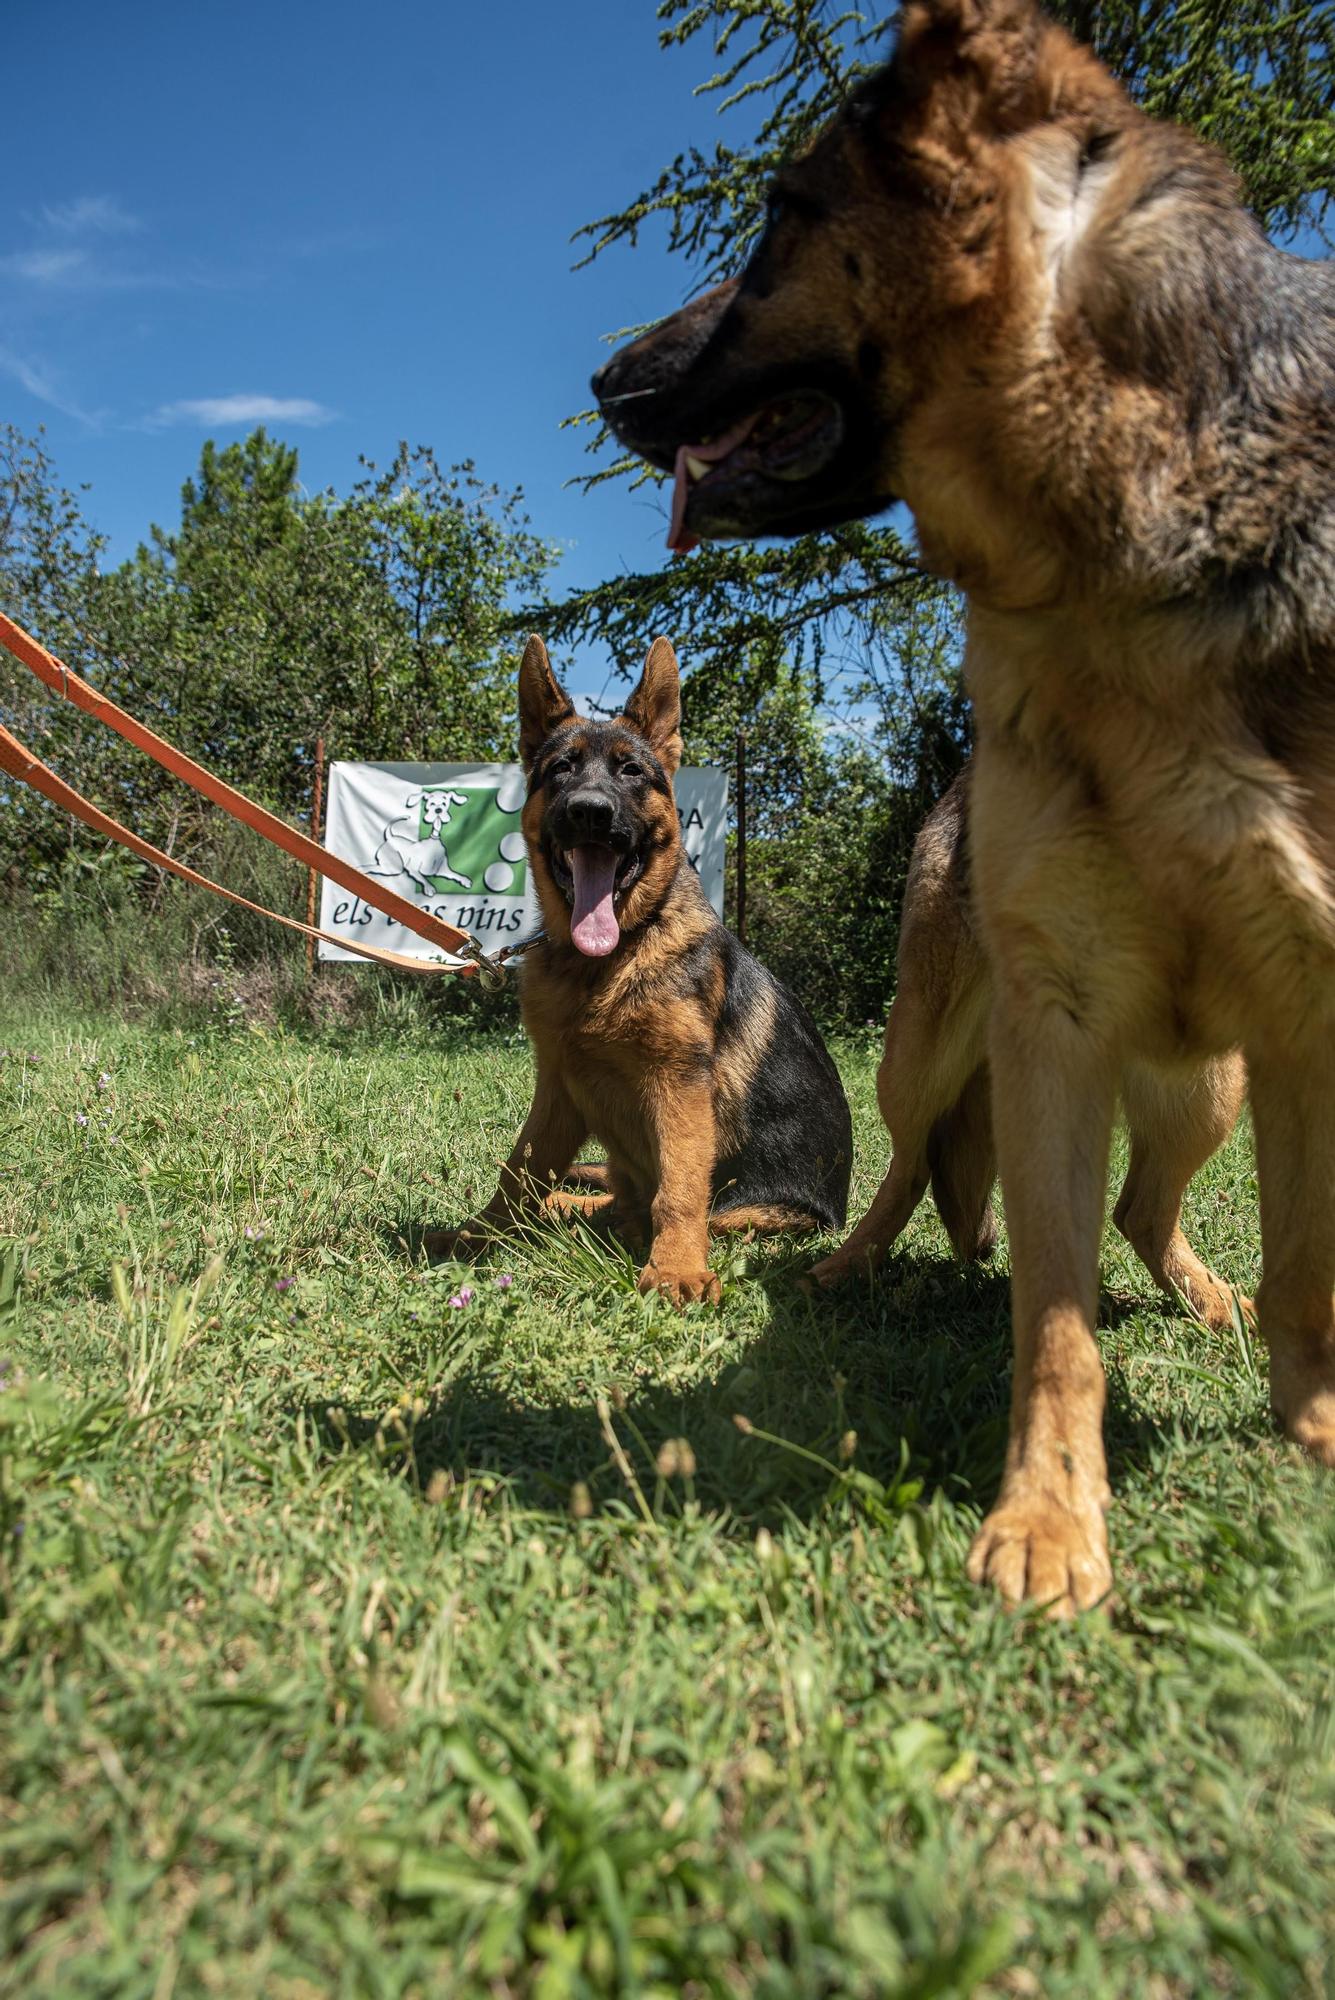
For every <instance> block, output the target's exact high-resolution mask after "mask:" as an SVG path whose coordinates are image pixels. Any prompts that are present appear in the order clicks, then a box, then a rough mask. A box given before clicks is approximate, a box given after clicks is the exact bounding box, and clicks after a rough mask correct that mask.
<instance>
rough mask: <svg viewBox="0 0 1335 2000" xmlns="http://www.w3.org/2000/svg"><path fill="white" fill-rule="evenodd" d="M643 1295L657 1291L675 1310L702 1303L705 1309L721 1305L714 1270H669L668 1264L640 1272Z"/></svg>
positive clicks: (652, 1265) (720, 1291)
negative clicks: (705, 1306)
mask: <svg viewBox="0 0 1335 2000" xmlns="http://www.w3.org/2000/svg"><path fill="white" fill-rule="evenodd" d="M637 1283H638V1288H639V1290H640V1291H642V1292H657V1293H658V1294H659V1296H660V1298H665V1299H666V1300H667V1301H668V1303H669V1305H674V1306H676V1307H677V1309H678V1311H680V1310H681V1308H682V1307H683V1306H687V1305H694V1304H696V1303H697V1302H702V1303H703V1304H705V1305H707V1306H716V1305H718V1304H719V1303H720V1301H721V1299H722V1296H723V1292H722V1287H721V1286H720V1284H719V1281H718V1278H717V1277H716V1275H715V1274H714V1272H713V1271H706V1270H698V1271H691V1270H681V1269H676V1270H674V1269H671V1268H669V1267H668V1266H667V1265H663V1264H655V1263H652V1262H650V1263H648V1264H646V1265H645V1267H644V1269H643V1270H642V1271H641V1272H640V1275H639V1279H638V1281H637Z"/></svg>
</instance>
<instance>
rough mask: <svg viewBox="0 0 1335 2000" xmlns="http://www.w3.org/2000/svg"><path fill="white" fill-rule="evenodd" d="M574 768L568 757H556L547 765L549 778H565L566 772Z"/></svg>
mask: <svg viewBox="0 0 1335 2000" xmlns="http://www.w3.org/2000/svg"><path fill="white" fill-rule="evenodd" d="M573 768H574V767H573V765H572V764H571V762H570V759H569V758H568V757H554V758H553V759H552V761H551V763H550V764H549V765H548V766H547V776H548V777H549V778H564V776H565V775H566V772H567V771H569V770H572V769H573Z"/></svg>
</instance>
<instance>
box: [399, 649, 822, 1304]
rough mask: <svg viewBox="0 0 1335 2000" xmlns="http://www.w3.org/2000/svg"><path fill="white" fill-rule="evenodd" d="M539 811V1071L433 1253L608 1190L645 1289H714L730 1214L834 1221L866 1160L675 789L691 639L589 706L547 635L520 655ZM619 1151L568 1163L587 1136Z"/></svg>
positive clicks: (808, 1222)
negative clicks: (482, 1196) (513, 1128)
mask: <svg viewBox="0 0 1335 2000" xmlns="http://www.w3.org/2000/svg"><path fill="white" fill-rule="evenodd" d="M519 729H520V739H519V745H520V756H521V758H522V760H523V763H524V767H525V769H526V771H527V772H528V778H529V792H528V800H527V803H526V804H525V807H524V812H523V818H522V821H521V824H522V826H523V829H524V838H525V840H526V842H527V844H528V858H529V866H530V867H531V868H532V870H533V877H534V881H535V883H536V885H537V892H538V901H539V903H540V905H541V908H542V919H543V941H542V943H541V944H539V945H538V946H537V947H536V948H535V949H534V950H532V951H531V952H529V953H527V954H526V956H525V957H524V959H523V961H522V966H521V971H520V1006H521V1009H522V1013H523V1018H524V1026H525V1028H526V1029H527V1030H528V1035H529V1039H530V1041H531V1042H532V1044H533V1053H534V1058H535V1061H536V1065H537V1086H536V1089H535V1091H534V1095H533V1108H532V1110H531V1111H530V1112H529V1114H528V1117H527V1118H526V1119H525V1121H524V1129H523V1131H522V1132H521V1133H520V1135H519V1138H518V1140H517V1141H516V1144H515V1148H514V1151H513V1153H512V1154H511V1155H510V1158H509V1160H508V1161H507V1163H506V1165H505V1167H504V1168H503V1170H502V1173H501V1180H500V1186H499V1187H498V1188H497V1190H496V1193H495V1195H494V1196H493V1198H492V1200H491V1201H490V1203H489V1204H488V1206H487V1207H486V1209H485V1210H484V1211H483V1213H482V1214H481V1215H480V1216H478V1217H477V1219H476V1221H475V1222H473V1223H469V1224H466V1225H465V1227H464V1229H463V1230H461V1231H459V1232H458V1233H457V1234H456V1235H455V1236H454V1237H444V1236H438V1237H434V1238H432V1239H431V1240H430V1242H429V1244H428V1248H429V1249H430V1250H431V1251H432V1253H433V1254H436V1255H440V1254H447V1253H449V1252H454V1253H455V1254H457V1253H458V1251H459V1250H460V1249H464V1248H467V1247H469V1246H470V1245H472V1244H473V1243H479V1244H480V1243H481V1242H482V1241H484V1240H485V1239H486V1238H487V1237H489V1236H491V1235H493V1234H494V1233H495V1232H496V1231H497V1230H498V1229H501V1228H504V1227H505V1226H506V1225H507V1224H509V1223H511V1222H513V1221H514V1220H516V1219H517V1218H518V1217H520V1216H522V1215H523V1213H524V1211H525V1210H526V1209H530V1210H531V1209H532V1208H533V1207H534V1206H536V1205H539V1204H541V1203H542V1202H543V1201H544V1200H546V1201H547V1202H549V1203H553V1204H555V1205H556V1206H559V1207H569V1208H575V1209H578V1210H580V1211H581V1212H583V1213H585V1214H589V1213H592V1212H593V1211H595V1210H596V1209H599V1208H606V1209H608V1210H610V1212H611V1217H612V1220H613V1221H614V1222H615V1223H616V1224H617V1225H618V1226H619V1227H621V1228H623V1229H624V1230H625V1232H626V1233H628V1234H631V1235H638V1236H641V1237H644V1238H646V1239H648V1241H649V1255H648V1261H647V1263H646V1264H645V1266H644V1269H643V1270H642V1271H641V1273H640V1280H639V1283H640V1290H641V1291H642V1292H660V1293H662V1294H663V1295H664V1296H665V1297H667V1298H668V1299H670V1300H671V1301H672V1303H673V1304H674V1305H678V1306H680V1305H684V1304H686V1303H687V1301H689V1300H693V1299H704V1300H707V1301H708V1302H710V1303H711V1304H717V1302H718V1298H719V1281H718V1279H717V1277H716V1276H715V1275H714V1273H713V1272H712V1271H711V1270H710V1269H709V1248H708V1239H709V1236H710V1234H711V1233H714V1234H718V1233H720V1232H722V1231H725V1230H728V1231H731V1230H747V1229H754V1230H756V1231H759V1232H769V1231H781V1230H782V1231H788V1230H792V1231H797V1230H817V1229H820V1230H837V1229H841V1228H842V1227H843V1224H844V1218H845V1215H846V1212H847V1204H848V1179H849V1173H850V1171H851V1167H852V1158H853V1139H852V1121H851V1119H850V1117H849V1111H848V1104H847V1101H846V1100H845V1097H844V1092H843V1086H842V1084H841V1083H840V1081H839V1074H838V1071H837V1070H836V1069H835V1066H834V1064H833V1062H831V1060H830V1056H829V1053H828V1051H827V1050H826V1048H825V1044H824V1043H823V1042H822V1040H821V1038H820V1035H819V1034H818V1033H817V1031H816V1028H815V1026H814V1024H813V1023H812V1021H811V1020H810V1018H809V1017H808V1015H807V1013H806V1011H805V1009H804V1008H802V1007H801V1006H799V1005H798V1003H797V1001H796V1000H795V999H794V998H793V996H792V995H791V994H790V993H789V992H787V991H786V989H785V988H784V987H783V986H781V985H780V984H779V982H778V980H777V979H774V978H772V977H771V976H770V974H769V973H768V972H766V971H765V969H764V967H763V966H761V965H759V964H757V962H756V960H755V959H754V958H752V956H751V954H750V952H748V951H746V950H744V948H743V947H742V946H741V945H740V944H739V943H738V942H737V940H736V938H735V937H733V936H732V934H731V932H729V931H726V930H725V929H724V927H723V925H722V924H721V923H720V922H719V920H718V918H717V917H716V916H715V915H714V912H713V910H712V909H711V907H710V905H709V902H708V900H707V899H706V897H705V893H704V891H703V889H702V888H701V887H700V884H699V882H698V880H697V879H696V876H695V873H694V871H693V870H692V868H691V865H690V863H689V861H688V860H687V859H686V854H685V850H684V848H683V847H682V842H681V826H680V822H679V820H678V817H677V808H676V805H675V803H674V800H673V795H672V779H673V774H674V772H675V771H676V769H677V766H678V764H679V763H680V761H681V692H680V681H679V677H678V672H677V659H676V655H675V653H674V652H673V650H672V647H671V646H670V645H669V644H668V642H667V640H666V639H655V641H654V643H653V645H652V646H651V647H650V648H649V655H648V658H647V659H646V661H645V663H644V672H643V674H642V675H641V678H640V682H639V685H638V687H637V688H636V689H635V692H634V694H632V696H631V698H630V700H629V701H628V702H627V703H626V707H625V712H624V713H623V714H621V715H619V716H617V717H615V718H614V719H613V720H612V721H610V722H590V721H587V720H585V718H584V717H582V716H578V715H576V713H575V710H574V706H573V704H572V703H571V700H570V697H569V695H568V694H567V693H566V691H565V689H564V688H563V687H562V686H561V685H560V683H559V682H558V681H557V679H556V677H555V675H554V674H553V672H552V668H551V662H550V661H549V659H548V657H547V649H546V647H545V646H544V645H543V643H542V641H541V639H539V638H537V637H533V638H531V639H530V640H529V642H528V644H527V646H526V647H525V649H524V657H523V660H522V662H521V664H520V669H519ZM591 1137H592V1138H595V1139H597V1140H599V1141H600V1142H601V1143H602V1144H603V1145H604V1146H605V1147H606V1148H607V1156H608V1157H607V1166H606V1168H605V1169H603V1168H576V1169H575V1170H574V1173H573V1174H572V1175H571V1178H572V1179H574V1180H575V1181H576V1182H577V1184H578V1185H579V1186H582V1187H588V1186H590V1185H592V1186H594V1187H595V1188H597V1189H599V1190H600V1191H599V1192H596V1193H594V1194H562V1193H561V1192H560V1191H559V1190H557V1189H556V1188H555V1187H554V1183H556V1182H559V1181H561V1180H562V1179H563V1178H565V1177H566V1176H567V1173H568V1170H569V1169H570V1166H571V1162H572V1161H573V1160H574V1158H575V1155H576V1153H578V1151H579V1149H580V1147H581V1146H582V1145H583V1143H584V1141H585V1140H586V1139H588V1138H591Z"/></svg>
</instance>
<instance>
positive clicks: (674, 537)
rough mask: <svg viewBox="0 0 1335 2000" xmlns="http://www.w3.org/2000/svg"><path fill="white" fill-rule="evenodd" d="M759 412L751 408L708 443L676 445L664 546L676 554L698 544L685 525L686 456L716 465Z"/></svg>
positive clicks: (751, 426)
mask: <svg viewBox="0 0 1335 2000" xmlns="http://www.w3.org/2000/svg"><path fill="white" fill-rule="evenodd" d="M760 414H761V413H760V411H759V410H756V411H754V412H753V413H752V414H751V415H750V416H749V417H744V418H743V420H742V422H741V423H740V424H735V425H734V426H733V428H732V429H731V430H730V431H725V432H724V434H723V436H722V437H720V438H715V439H713V441H712V442H711V443H710V444H680V445H678V446H677V457H676V462H675V464H674V465H673V468H672V519H671V520H670V521H669V522H668V535H667V545H668V547H669V548H670V549H674V550H675V551H676V553H677V554H678V555H679V556H684V555H688V554H689V553H690V551H691V550H692V549H698V548H699V546H700V537H699V536H698V535H693V534H692V533H691V531H690V529H689V528H688V527H687V526H686V502H687V501H688V500H689V499H690V497H691V486H692V483H693V482H692V479H691V474H690V468H689V467H688V466H687V463H686V461H687V459H688V458H694V459H698V460H699V461H700V462H701V464H703V465H717V464H718V462H719V460H720V459H722V458H726V457H727V456H728V453H729V452H731V451H736V449H737V447H738V445H739V444H742V443H744V442H745V440H746V439H747V438H748V437H749V436H750V435H751V432H752V431H753V430H754V429H755V427H756V425H757V423H758V422H759V421H760Z"/></svg>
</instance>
